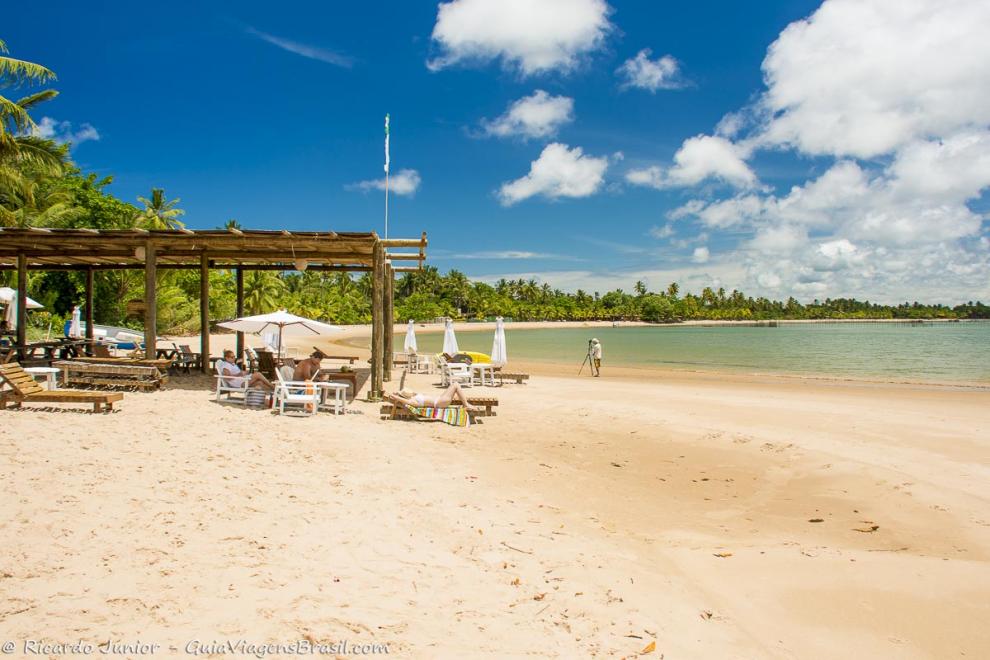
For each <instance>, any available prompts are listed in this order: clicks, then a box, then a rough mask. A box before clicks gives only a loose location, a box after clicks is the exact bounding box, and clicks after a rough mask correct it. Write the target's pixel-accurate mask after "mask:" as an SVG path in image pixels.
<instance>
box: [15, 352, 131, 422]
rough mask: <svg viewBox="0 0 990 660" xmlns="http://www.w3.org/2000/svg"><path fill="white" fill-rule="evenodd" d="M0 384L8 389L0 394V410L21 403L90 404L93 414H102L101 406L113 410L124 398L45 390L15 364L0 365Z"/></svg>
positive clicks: (122, 396) (107, 394)
mask: <svg viewBox="0 0 990 660" xmlns="http://www.w3.org/2000/svg"><path fill="white" fill-rule="evenodd" d="M0 383H6V384H7V385H8V386H9V387H10V390H7V391H3V392H0V410H2V409H4V408H6V407H7V403H8V402H10V403H12V404H13V407H15V408H19V407H20V405H21V404H22V403H91V404H93V412H102V411H103V406H106V407H107V410H108V411H110V410H113V404H114V403H115V402H117V401H120V400H121V399H123V398H124V395H123V394H121V393H120V392H74V391H69V390H54V391H49V390H46V389H44V388H43V387H41V385H39V384H38V383H37V382H35V380H34V378H32V377H31V375H30V374H28V373H27V372H25V371H24V370H23V369H21V365H19V364H18V363H17V362H8V363H7V364H2V365H0Z"/></svg>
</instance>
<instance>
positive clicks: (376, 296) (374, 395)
mask: <svg viewBox="0 0 990 660" xmlns="http://www.w3.org/2000/svg"><path fill="white" fill-rule="evenodd" d="M384 294H385V248H384V247H383V246H382V244H381V241H378V242H377V243H376V244H375V261H374V267H373V270H372V271H371V385H370V389H369V390H368V400H369V401H380V400H381V398H382V395H383V394H384V389H383V387H382V383H383V376H384V373H383V369H384V360H383V357H384V351H383V350H382V349H383V348H384V343H385V336H384V335H385V325H384V318H383V314H382V308H383V307H384V297H385V295H384Z"/></svg>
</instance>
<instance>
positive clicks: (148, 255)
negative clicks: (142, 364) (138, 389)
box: [144, 241, 158, 360]
mask: <svg viewBox="0 0 990 660" xmlns="http://www.w3.org/2000/svg"><path fill="white" fill-rule="evenodd" d="M157 286H158V257H157V255H156V254H155V244H154V243H152V242H151V241H148V242H147V243H146V244H145V246H144V356H145V357H146V358H148V359H149V360H154V359H155V353H156V352H157V350H158V289H157Z"/></svg>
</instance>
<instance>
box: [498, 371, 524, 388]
mask: <svg viewBox="0 0 990 660" xmlns="http://www.w3.org/2000/svg"><path fill="white" fill-rule="evenodd" d="M495 380H497V381H498V384H499V385H504V384H505V381H507V380H514V381H516V383H517V384H519V385H522V383H523V381H524V380H529V374H521V373H511V372H506V371H496V372H495Z"/></svg>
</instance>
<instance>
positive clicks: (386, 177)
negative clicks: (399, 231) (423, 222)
mask: <svg viewBox="0 0 990 660" xmlns="http://www.w3.org/2000/svg"><path fill="white" fill-rule="evenodd" d="M388 161H389V156H388V113H387V112H386V113H385V238H388V170H389V166H388V165H389V162H388Z"/></svg>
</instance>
